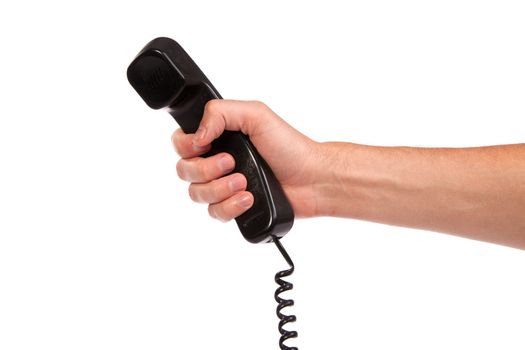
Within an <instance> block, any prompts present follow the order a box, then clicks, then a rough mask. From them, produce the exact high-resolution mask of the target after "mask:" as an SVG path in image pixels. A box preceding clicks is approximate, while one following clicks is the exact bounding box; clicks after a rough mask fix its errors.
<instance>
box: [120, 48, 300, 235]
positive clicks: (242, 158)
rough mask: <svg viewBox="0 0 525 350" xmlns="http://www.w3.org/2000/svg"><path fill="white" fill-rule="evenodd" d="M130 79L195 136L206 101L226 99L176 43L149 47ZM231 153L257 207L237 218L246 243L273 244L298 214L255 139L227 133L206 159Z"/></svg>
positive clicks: (133, 65)
mask: <svg viewBox="0 0 525 350" xmlns="http://www.w3.org/2000/svg"><path fill="white" fill-rule="evenodd" d="M127 74H128V80H129V82H130V84H131V85H132V86H133V88H134V89H135V90H136V91H137V92H138V94H139V95H140V96H141V97H142V99H143V100H144V102H146V104H147V105H148V106H150V107H151V108H154V109H160V108H166V109H167V111H168V112H169V113H170V114H171V115H172V117H173V118H174V119H175V120H176V121H177V123H178V124H179V125H180V127H181V128H182V130H183V131H184V132H186V133H194V132H195V131H196V130H197V128H198V127H199V123H200V121H201V118H202V114H203V112H204V106H205V105H206V102H208V101H209V100H212V99H219V98H221V96H220V95H219V93H218V92H217V90H216V89H215V88H214V87H213V85H212V84H211V83H210V81H209V80H208V78H206V76H205V75H204V73H203V72H202V71H201V70H200V69H199V67H198V66H197V65H196V64H195V62H193V60H192V59H191V58H190V56H189V55H188V54H187V53H186V52H185V51H184V50H183V49H182V47H181V46H180V45H179V44H178V43H177V42H175V41H174V40H172V39H169V38H157V39H154V40H152V41H151V42H149V43H148V44H147V45H146V46H145V47H144V48H143V49H142V50H141V51H140V52H139V54H138V55H137V57H136V58H135V59H134V60H133V62H131V64H130V66H129V67H128V71H127ZM219 152H228V153H230V154H231V155H232V156H233V157H234V158H235V164H236V166H235V169H234V170H233V172H240V173H242V174H244V175H245V176H246V178H247V180H248V187H247V190H248V191H250V192H251V193H252V194H253V196H254V199H255V201H254V205H253V206H252V208H250V209H249V210H248V211H246V212H245V213H244V214H242V215H240V216H239V217H237V219H236V221H237V225H238V226H239V229H240V231H241V233H242V234H243V236H244V238H246V239H247V240H248V241H249V242H252V243H261V242H270V241H272V240H273V239H274V237H277V238H278V237H282V236H284V235H285V234H286V233H287V232H288V231H289V230H290V229H291V227H292V225H293V220H294V213H293V210H292V207H291V205H290V202H289V201H288V199H287V198H286V195H285V194H284V191H283V189H282V188H281V185H280V184H279V182H278V181H277V179H276V178H275V175H274V174H273V172H272V171H271V169H270V167H269V166H268V164H267V163H266V162H265V161H264V159H263V158H262V157H261V156H260V155H259V153H257V150H256V149H255V147H254V146H253V145H252V143H251V142H250V140H249V138H248V137H247V136H246V135H244V134H242V133H240V132H237V131H236V132H232V131H226V132H224V133H223V134H222V135H221V136H220V137H219V138H218V139H217V140H215V141H214V142H213V144H212V149H211V151H210V152H208V153H207V154H206V155H205V156H210V155H213V154H217V153H219Z"/></svg>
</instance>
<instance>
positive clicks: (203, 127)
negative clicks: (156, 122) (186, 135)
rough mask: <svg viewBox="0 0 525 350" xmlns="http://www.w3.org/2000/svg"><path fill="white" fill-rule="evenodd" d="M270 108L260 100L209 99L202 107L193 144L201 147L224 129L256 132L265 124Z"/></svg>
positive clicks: (248, 133) (250, 133) (249, 132)
mask: <svg viewBox="0 0 525 350" xmlns="http://www.w3.org/2000/svg"><path fill="white" fill-rule="evenodd" d="M269 111H270V109H269V108H268V107H266V105H265V104H264V103H262V102H257V101H233V100H211V101H208V103H207V104H206V107H205V108H204V115H203V117H202V120H201V123H200V126H199V129H198V130H197V132H196V133H195V136H194V138H193V144H194V145H195V146H197V147H203V146H206V145H208V144H210V143H211V142H212V141H213V140H215V139H216V138H217V137H219V136H220V135H221V134H222V133H223V132H224V130H235V131H242V132H243V133H244V134H246V135H250V136H251V135H253V134H256V133H257V131H258V129H259V128H260V127H261V126H265V124H267V120H265V119H268V118H266V116H267V115H268V112H269Z"/></svg>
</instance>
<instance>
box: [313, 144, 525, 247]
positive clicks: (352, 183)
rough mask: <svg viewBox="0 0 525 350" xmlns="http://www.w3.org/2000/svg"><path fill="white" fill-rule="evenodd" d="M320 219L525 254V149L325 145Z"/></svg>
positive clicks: (515, 147) (516, 146)
mask: <svg viewBox="0 0 525 350" xmlns="http://www.w3.org/2000/svg"><path fill="white" fill-rule="evenodd" d="M321 148H323V149H324V150H325V151H326V152H323V154H326V155H328V156H327V157H326V158H325V160H326V162H327V163H326V164H323V168H324V169H330V170H329V171H324V175H322V178H323V179H324V181H321V182H320V184H319V193H320V195H319V196H318V203H317V208H318V214H320V215H329V216H340V217H351V218H356V219H362V220H368V221H375V222H380V223H385V224H392V225H398V226H406V227H413V228H422V229H428V230H433V231H440V232H446V233H452V234H457V235H461V236H464V237H468V238H473V239H479V240H485V241H490V242H494V243H499V244H505V245H509V246H514V247H517V248H522V249H525V144H520V145H506V146H493V147H479V148H456V149H452V148H410V147H372V146H363V145H356V144H349V143H325V144H322V145H321Z"/></svg>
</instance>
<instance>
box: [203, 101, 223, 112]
mask: <svg viewBox="0 0 525 350" xmlns="http://www.w3.org/2000/svg"><path fill="white" fill-rule="evenodd" d="M219 105H220V100H209V101H208V102H207V103H206V105H205V106H204V112H205V113H211V114H213V113H215V112H217V110H218V108H219Z"/></svg>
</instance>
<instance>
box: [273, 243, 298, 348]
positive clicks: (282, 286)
mask: <svg viewBox="0 0 525 350" xmlns="http://www.w3.org/2000/svg"><path fill="white" fill-rule="evenodd" d="M273 241H274V242H275V245H276V246H277V248H278V249H279V251H280V252H281V254H282V255H283V257H284V259H285V260H286V262H287V263H288V265H290V269H288V270H283V271H279V272H277V274H276V275H275V282H276V283H277V284H278V285H279V287H278V288H277V290H276V291H275V301H277V304H278V305H277V317H279V319H280V321H279V332H280V333H281V338H280V339H279V347H280V348H281V350H298V349H297V348H296V347H295V346H292V347H289V346H286V345H285V344H284V342H285V341H286V340H287V339H290V338H297V332H296V331H288V330H286V329H284V328H283V326H284V325H285V324H287V323H289V322H295V321H296V319H297V318H296V317H295V315H283V314H282V313H281V310H282V309H283V308H285V307H288V306H292V305H293V304H294V301H293V300H292V299H283V298H281V297H280V296H279V294H281V293H283V292H286V291H288V290H292V289H293V284H291V283H290V282H287V281H284V280H283V277H288V276H290V275H291V274H292V273H293V271H294V269H295V267H294V264H293V261H292V259H291V258H290V256H289V255H288V253H287V252H286V250H284V247H283V246H282V244H281V242H280V241H279V239H278V238H276V237H275V238H274V239H273Z"/></svg>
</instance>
